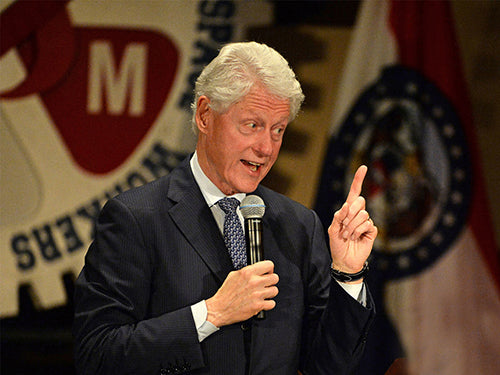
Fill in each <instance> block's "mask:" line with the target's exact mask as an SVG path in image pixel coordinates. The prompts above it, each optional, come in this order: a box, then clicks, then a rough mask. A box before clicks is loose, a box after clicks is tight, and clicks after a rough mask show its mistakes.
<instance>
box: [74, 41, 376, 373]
mask: <svg viewBox="0 0 500 375" xmlns="http://www.w3.org/2000/svg"><path fill="white" fill-rule="evenodd" d="M303 98H304V96H303V94H302V90H301V88H300V84H299V83H298V81H297V80H296V78H295V75H294V73H293V71H292V70H291V69H290V68H289V66H288V63H287V62H286V60H285V59H284V58H283V57H282V56H281V55H280V54H279V53H277V52H276V51H275V50H273V49H272V48H269V47H268V46H265V45H262V44H258V43H254V42H250V43H234V44H229V45H227V46H225V47H224V48H222V50H221V51H220V53H219V55H218V56H217V57H216V58H215V59H214V60H213V61H212V62H211V63H210V64H209V65H208V66H207V67H206V68H205V69H204V70H203V72H202V73H201V75H200V77H199V78H198V80H197V83H196V89H195V101H194V103H193V126H194V128H195V130H196V132H197V134H198V142H197V146H196V152H195V153H194V154H193V155H192V156H191V157H190V158H189V159H188V160H186V161H185V162H184V163H183V164H182V165H180V166H179V167H178V168H177V169H175V170H174V171H172V172H171V173H170V174H169V175H168V176H166V177H164V178H161V179H159V180H157V181H154V182H152V183H150V184H147V185H145V186H143V187H140V188H137V189H133V190H130V191H128V192H125V193H123V194H121V195H119V196H118V197H116V198H114V199H111V200H110V201H109V202H108V203H107V204H106V205H105V207H104V208H103V210H102V212H101V215H100V217H99V219H98V222H97V224H96V236H95V240H94V242H93V244H92V245H91V246H90V248H89V251H88V253H87V256H86V259H85V266H84V268H83V270H82V272H81V274H80V276H79V278H78V280H77V284H76V292H75V310H76V311H75V324H74V334H75V338H76V363H77V369H78V371H79V372H80V373H82V374H114V373H116V374H174V373H176V374H177V373H178V374H181V373H185V374H216V375H223V374H228V375H239V374H263V375H264V374H265V375H270V374H290V375H291V374H297V372H298V371H301V372H302V373H303V374H314V375H316V374H349V373H353V372H354V371H355V369H356V367H357V365H358V364H359V361H360V358H361V354H362V352H363V347H364V342H365V337H366V333H367V330H368V327H369V325H370V322H371V320H372V318H373V315H374V313H373V305H372V301H371V298H370V295H369V293H368V292H367V289H366V287H365V285H364V284H363V278H362V277H363V274H364V271H365V270H366V260H367V258H368V255H369V254H370V251H371V249H372V246H373V241H374V240H375V237H376V235H377V228H376V227H375V226H374V225H373V222H372V221H371V220H370V219H369V215H368V213H367V212H366V211H365V201H364V199H363V198H362V197H361V196H360V193H361V187H362V182H363V179H364V176H365V174H366V167H364V166H362V167H360V168H359V169H358V171H357V172H356V175H355V177H354V180H353V183H352V186H351V190H350V192H349V194H348V197H347V200H346V203H345V204H344V205H343V207H342V208H341V209H340V210H339V211H337V212H336V213H335V215H334V217H333V221H332V224H331V226H330V228H329V230H328V235H329V247H328V245H327V243H326V241H325V237H326V236H325V235H324V230H323V228H322V226H321V224H320V222H319V220H318V218H317V216H316V214H315V213H314V212H313V211H311V210H309V209H307V208H305V207H303V206H302V205H300V204H298V203H296V202H293V201H292V200H290V199H288V198H286V197H284V196H282V195H280V194H278V193H276V192H273V191H271V190H269V189H267V188H265V187H263V186H261V185H260V182H261V181H262V179H263V178H264V177H265V176H266V174H267V173H268V172H269V170H270V169H271V167H272V165H273V164H274V162H275V161H276V159H277V157H278V153H279V150H280V147H281V143H282V139H283V134H284V132H285V130H286V127H287V125H288V123H289V122H290V121H291V120H293V119H294V118H295V116H296V115H297V113H298V111H299V108H300V105H301V103H302V101H303ZM249 193H252V194H255V195H258V196H260V197H261V198H262V199H263V200H264V202H265V204H266V210H265V214H264V216H263V218H262V226H263V244H264V248H265V260H263V261H260V262H257V263H254V264H250V265H247V264H248V260H247V259H246V254H245V253H244V251H243V252H242V251H241V242H240V243H239V244H237V245H235V242H234V241H233V242H231V240H228V237H229V236H230V235H231V234H234V232H235V231H236V233H239V235H240V238H241V234H242V231H243V229H242V226H241V223H242V217H241V213H240V211H239V209H238V208H237V206H238V204H239V203H240V201H241V200H242V199H243V198H244V197H245V195H246V194H249ZM231 207H232V208H231ZM230 220H231V222H230ZM229 222H230V224H228V223H229ZM229 229H231V230H229ZM234 246H236V247H235V248H233V247H234ZM238 249H239V250H238ZM329 249H330V250H329ZM238 251H239V253H238ZM233 253H236V255H235V256H233ZM260 311H265V313H266V317H265V319H255V318H254V316H255V315H256V314H257V313H259V312H260Z"/></svg>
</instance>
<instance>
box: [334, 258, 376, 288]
mask: <svg viewBox="0 0 500 375" xmlns="http://www.w3.org/2000/svg"><path fill="white" fill-rule="evenodd" d="M368 269H369V267H368V261H366V262H365V264H364V266H363V268H362V269H361V271H359V272H356V273H346V272H342V271H339V270H335V269H333V268H330V274H331V276H332V277H333V278H334V279H335V280H337V281H340V282H343V283H345V282H349V281H356V280H359V279H362V278H363V277H365V275H366V274H367V273H368Z"/></svg>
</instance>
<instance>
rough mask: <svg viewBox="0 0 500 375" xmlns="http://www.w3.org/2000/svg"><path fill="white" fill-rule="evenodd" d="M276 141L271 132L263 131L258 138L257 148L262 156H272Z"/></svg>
mask: <svg viewBox="0 0 500 375" xmlns="http://www.w3.org/2000/svg"><path fill="white" fill-rule="evenodd" d="M274 143H275V142H274V141H273V138H272V134H271V133H270V132H262V133H261V134H260V135H259V138H258V139H257V142H256V145H255V150H256V151H257V152H258V153H259V154H260V155H262V156H270V155H271V154H272V153H273V148H274Z"/></svg>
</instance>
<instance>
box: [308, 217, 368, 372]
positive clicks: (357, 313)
mask: <svg viewBox="0 0 500 375" xmlns="http://www.w3.org/2000/svg"><path fill="white" fill-rule="evenodd" d="M313 216H314V225H313V234H312V240H311V244H310V257H309V260H308V261H307V262H306V263H307V266H305V267H304V269H305V275H304V277H305V279H306V281H307V286H306V290H307V294H306V316H305V319H304V329H303V332H304V335H303V337H304V338H303V343H302V348H303V349H302V361H301V362H302V371H303V373H304V375H309V374H314V375H326V374H335V375H339V374H354V373H355V371H356V369H357V368H358V366H359V363H360V361H361V358H362V355H363V351H364V346H365V342H366V336H367V333H368V329H369V326H370V324H371V322H372V320H373V318H374V314H375V311H374V305H373V301H372V299H371V296H370V294H369V292H368V293H367V307H364V306H363V305H361V304H360V303H359V302H358V301H356V300H355V299H354V298H352V297H351V296H350V295H349V294H348V293H347V292H346V291H345V290H344V289H343V288H342V287H341V286H340V285H339V284H338V283H337V282H336V281H335V280H333V279H332V278H331V276H330V264H331V258H330V254H329V251H328V249H327V245H326V241H325V235H324V231H323V227H322V225H321V223H320V221H319V218H318V217H317V215H316V214H315V213H313Z"/></svg>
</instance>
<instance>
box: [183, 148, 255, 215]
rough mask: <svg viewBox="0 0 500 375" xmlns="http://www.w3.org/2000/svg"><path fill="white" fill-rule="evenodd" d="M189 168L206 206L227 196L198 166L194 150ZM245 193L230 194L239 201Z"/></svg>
mask: <svg viewBox="0 0 500 375" xmlns="http://www.w3.org/2000/svg"><path fill="white" fill-rule="evenodd" d="M190 165H191V170H192V172H193V175H194V179H195V181H196V183H197V184H198V186H199V187H200V190H201V193H202V194H203V198H205V201H206V202H207V204H208V207H212V206H213V205H215V204H216V203H217V202H218V201H219V200H221V199H222V198H225V197H227V195H225V194H224V193H223V192H222V191H220V190H219V188H218V187H217V186H215V184H214V183H213V182H212V181H210V179H209V178H208V177H207V175H206V174H205V173H204V172H203V170H202V169H201V167H200V163H199V162H198V154H197V153H196V151H195V152H194V154H193V157H192V158H191V160H190ZM245 196H246V194H245V193H238V194H234V195H231V197H233V198H236V199H238V200H239V201H240V202H241V201H242V200H243V198H245Z"/></svg>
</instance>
